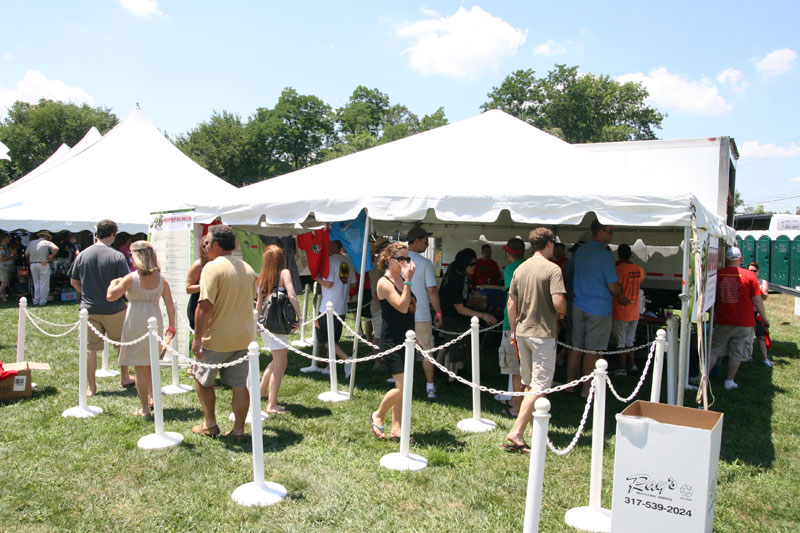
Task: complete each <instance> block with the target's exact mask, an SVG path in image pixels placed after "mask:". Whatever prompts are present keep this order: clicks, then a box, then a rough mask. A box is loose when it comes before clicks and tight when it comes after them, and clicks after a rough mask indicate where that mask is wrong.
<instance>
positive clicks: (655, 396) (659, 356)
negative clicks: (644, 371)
mask: <svg viewBox="0 0 800 533" xmlns="http://www.w3.org/2000/svg"><path fill="white" fill-rule="evenodd" d="M666 345H667V332H666V331H664V330H663V329H659V330H658V331H657V332H656V354H655V357H654V358H653V383H652V384H651V388H650V401H651V402H654V403H661V373H662V369H663V367H664V349H665V348H666Z"/></svg>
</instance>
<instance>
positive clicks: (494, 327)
mask: <svg viewBox="0 0 800 533" xmlns="http://www.w3.org/2000/svg"><path fill="white" fill-rule="evenodd" d="M502 325H503V323H502V322H498V323H497V324H495V325H494V326H488V327H485V328H483V329H481V330H480V332H481V333H485V332H487V331H491V330H493V329H496V328H498V327H500V326H502ZM432 327H433V331H438V332H439V333H444V334H445V335H461V333H459V332H458V331H447V330H446V329H439V328H437V327H435V326H432Z"/></svg>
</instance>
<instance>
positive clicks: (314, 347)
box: [300, 281, 324, 374]
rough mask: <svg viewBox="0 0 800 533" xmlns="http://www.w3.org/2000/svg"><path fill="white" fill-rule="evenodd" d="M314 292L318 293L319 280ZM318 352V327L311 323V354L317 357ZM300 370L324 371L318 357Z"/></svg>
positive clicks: (309, 371) (306, 372) (304, 371)
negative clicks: (318, 363)
mask: <svg viewBox="0 0 800 533" xmlns="http://www.w3.org/2000/svg"><path fill="white" fill-rule="evenodd" d="M312 292H313V293H314V294H316V292H317V282H316V281H315V282H314V289H313V291H312ZM312 307H313V306H312ZM315 312H316V311H312V313H315ZM304 327H305V326H304ZM318 352H319V343H318V342H317V328H315V327H314V324H313V323H312V324H311V355H313V356H314V357H316V356H317V353H318ZM300 372H302V373H303V374H308V373H311V372H322V373H324V369H322V368H320V367H319V365H317V360H316V359H312V360H311V366H306V367H303V368H301V369H300Z"/></svg>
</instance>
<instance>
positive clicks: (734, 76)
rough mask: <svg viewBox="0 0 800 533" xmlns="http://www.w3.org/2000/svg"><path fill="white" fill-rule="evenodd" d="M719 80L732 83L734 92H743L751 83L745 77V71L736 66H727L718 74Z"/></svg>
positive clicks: (728, 83)
mask: <svg viewBox="0 0 800 533" xmlns="http://www.w3.org/2000/svg"><path fill="white" fill-rule="evenodd" d="M717 81H718V82H720V83H723V84H727V85H730V87H731V89H732V90H733V92H737V93H741V92H744V90H745V89H746V88H747V86H748V85H750V84H749V83H747V80H746V79H744V73H743V72H742V71H741V70H737V69H735V68H726V69H725V70H723V71H722V72H720V73H719V75H718V76H717Z"/></svg>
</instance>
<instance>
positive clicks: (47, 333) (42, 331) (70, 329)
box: [25, 309, 81, 338]
mask: <svg viewBox="0 0 800 533" xmlns="http://www.w3.org/2000/svg"><path fill="white" fill-rule="evenodd" d="M25 315H26V318H27V319H28V321H30V323H31V324H33V327H35V328H36V329H38V330H39V331H40V332H41V333H42V334H43V335H46V336H47V337H53V338H58V337H65V336H67V335H69V334H70V333H72V332H73V331H74V330H75V329H76V328H77V327H78V326H79V325H80V323H81V322H80V320H79V321H78V322H76V323H74V324H55V323H53V322H47V321H46V320H42V319H41V318H39V317H36V320H42V322H44V323H46V324H50V325H51V326H54V325H57V326H61V327H68V326H69V329H68V330H66V331H64V332H62V333H50V332H47V331H45V330H44V329H42V327H41V326H40V325H39V324H37V323H36V320H34V315H32V314H31V313H30V312H28V310H27V309H25Z"/></svg>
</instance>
